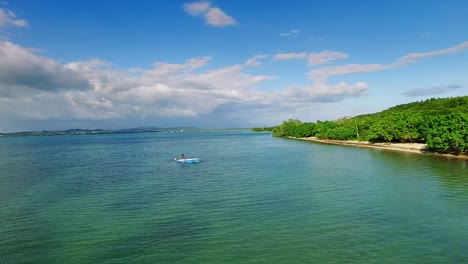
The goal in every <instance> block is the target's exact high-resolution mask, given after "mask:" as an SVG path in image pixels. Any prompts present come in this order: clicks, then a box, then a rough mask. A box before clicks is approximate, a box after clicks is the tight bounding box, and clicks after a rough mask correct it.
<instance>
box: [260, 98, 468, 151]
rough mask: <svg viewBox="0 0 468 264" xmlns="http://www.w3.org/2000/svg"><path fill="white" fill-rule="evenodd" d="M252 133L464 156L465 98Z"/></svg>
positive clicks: (467, 132) (467, 136)
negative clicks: (416, 146) (417, 147)
mask: <svg viewBox="0 0 468 264" xmlns="http://www.w3.org/2000/svg"><path fill="white" fill-rule="evenodd" d="M261 129H263V130H261ZM267 129H268V130H267ZM252 130H253V131H271V132H272V135H273V136H275V137H286V136H290V137H296V138H300V137H317V138H319V139H332V140H359V141H369V142H375V143H376V142H399V143H425V144H426V145H427V149H428V150H430V151H437V152H452V153H457V154H458V153H467V152H468V96H462V97H454V98H438V99H435V98H431V99H428V100H425V101H420V102H414V103H409V104H403V105H398V106H395V107H391V108H389V109H387V110H384V111H382V112H379V113H374V114H367V115H360V116H356V117H352V118H351V117H346V118H341V119H338V120H334V121H317V122H301V121H300V120H297V119H289V120H287V121H284V122H283V123H282V124H281V125H278V126H274V127H269V128H266V127H265V128H254V129H252Z"/></svg>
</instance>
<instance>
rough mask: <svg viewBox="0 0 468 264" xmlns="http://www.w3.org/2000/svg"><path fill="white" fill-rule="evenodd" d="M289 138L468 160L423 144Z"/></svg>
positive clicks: (465, 157) (464, 156)
mask: <svg viewBox="0 0 468 264" xmlns="http://www.w3.org/2000/svg"><path fill="white" fill-rule="evenodd" d="M288 138H290V139H296V140H303V141H312V142H317V143H324V144H333V145H344V146H355V147H366V148H376V149H385V150H393V151H400V152H410V153H418V154H424V155H431V156H439V157H450V158H458V159H467V160H468V155H466V154H459V155H455V154H449V153H438V152H432V151H428V150H427V149H426V144H422V143H371V142H368V141H351V140H348V141H347V140H332V139H318V138H316V137H304V138H295V137H288Z"/></svg>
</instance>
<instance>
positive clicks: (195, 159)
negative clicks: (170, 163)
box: [175, 158, 200, 163]
mask: <svg viewBox="0 0 468 264" xmlns="http://www.w3.org/2000/svg"><path fill="white" fill-rule="evenodd" d="M175 162H176V163H199V162H200V159H199V158H190V159H177V158H176V159H175Z"/></svg>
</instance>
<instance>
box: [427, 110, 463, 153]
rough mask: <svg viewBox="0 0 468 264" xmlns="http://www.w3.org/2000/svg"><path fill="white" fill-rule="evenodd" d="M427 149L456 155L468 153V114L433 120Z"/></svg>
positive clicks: (445, 116) (434, 118)
mask: <svg viewBox="0 0 468 264" xmlns="http://www.w3.org/2000/svg"><path fill="white" fill-rule="evenodd" d="M430 121H431V127H432V128H431V129H430V130H429V133H428V135H427V148H428V149H431V150H436V151H450V152H455V153H460V152H468V114H465V113H463V114H449V115H443V116H438V117H433V118H431V120H430Z"/></svg>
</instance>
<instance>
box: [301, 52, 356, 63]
mask: <svg viewBox="0 0 468 264" xmlns="http://www.w3.org/2000/svg"><path fill="white" fill-rule="evenodd" d="M348 57H349V56H348V54H346V53H343V52H336V51H330V50H325V51H322V52H318V53H315V52H314V53H310V54H309V58H308V59H307V61H308V63H309V66H316V65H320V64H325V63H327V62H329V61H334V60H341V59H347V58H348Z"/></svg>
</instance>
